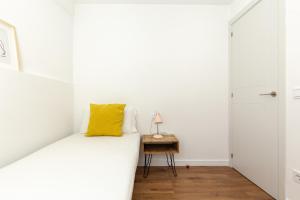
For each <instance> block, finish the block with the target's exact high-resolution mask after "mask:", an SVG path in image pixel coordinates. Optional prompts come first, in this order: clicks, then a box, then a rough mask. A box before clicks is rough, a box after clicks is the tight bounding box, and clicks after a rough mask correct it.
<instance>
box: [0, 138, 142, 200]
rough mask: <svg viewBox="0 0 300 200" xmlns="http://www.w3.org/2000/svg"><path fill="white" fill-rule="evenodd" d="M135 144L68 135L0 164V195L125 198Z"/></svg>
mask: <svg viewBox="0 0 300 200" xmlns="http://www.w3.org/2000/svg"><path fill="white" fill-rule="evenodd" d="M139 144H140V135H139V134H130V135H124V136H123V137H89V138H88V137H84V136H83V135H82V134H75V135H72V136H70V137H67V138H65V139H63V140H60V141H58V142H56V143H54V144H52V145H50V146H47V147H45V148H43V149H42V150H40V151H38V152H36V153H34V154H32V155H30V156H28V157H26V158H24V159H22V160H20V161H18V162H15V163H13V164H11V165H9V166H7V167H5V168H2V169H0V199H1V200H131V196H132V190H133V184H134V177H135V170H136V166H137V162H138V154H139Z"/></svg>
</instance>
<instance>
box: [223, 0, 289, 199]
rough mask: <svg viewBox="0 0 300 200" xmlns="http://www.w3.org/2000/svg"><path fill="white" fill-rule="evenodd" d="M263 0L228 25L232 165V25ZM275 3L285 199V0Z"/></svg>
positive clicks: (280, 175) (280, 172)
mask: <svg viewBox="0 0 300 200" xmlns="http://www.w3.org/2000/svg"><path fill="white" fill-rule="evenodd" d="M261 1H263V0H252V1H251V2H250V3H249V4H248V5H246V6H245V7H244V8H243V9H242V10H241V11H240V12H238V13H237V14H236V15H235V16H234V17H233V18H232V19H231V20H230V22H229V25H228V41H229V42H228V43H229V44H228V48H229V94H228V98H229V152H230V154H229V165H230V166H231V167H233V163H232V157H231V155H232V152H233V148H232V146H233V134H232V111H231V110H232V108H231V105H232V97H231V94H232V81H231V80H232V78H231V74H232V57H231V55H232V48H231V38H232V36H231V33H232V26H233V25H234V23H235V22H237V21H238V20H239V19H240V18H242V17H243V16H244V15H245V14H247V13H248V12H249V11H250V10H251V9H253V8H254V7H255V6H256V5H257V4H259V3H260V2H261ZM274 1H276V3H277V13H276V15H277V42H278V59H277V60H278V63H277V65H278V83H277V84H278V117H277V123H278V187H277V188H278V194H279V195H278V196H279V200H285V196H286V195H285V194H286V190H285V171H286V162H285V160H286V155H285V153H286V143H285V141H286V92H287V91H286V82H287V80H286V62H285V61H286V58H285V54H286V48H285V47H286V37H285V36H286V28H285V0H274Z"/></svg>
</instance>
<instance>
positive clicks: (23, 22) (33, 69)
mask: <svg viewBox="0 0 300 200" xmlns="http://www.w3.org/2000/svg"><path fill="white" fill-rule="evenodd" d="M0 5H1V6H0V18H1V19H3V20H6V21H7V22H9V23H11V24H13V25H14V26H15V27H16V29H17V35H18V40H19V43H20V53H21V57H22V60H21V62H22V69H23V71H24V72H27V73H32V74H37V75H41V76H46V77H50V78H54V79H58V80H62V81H66V82H72V79H73V73H72V71H73V70H72V67H73V66H72V35H73V34H72V31H73V28H72V26H73V18H72V16H71V15H69V14H68V13H67V12H65V10H64V9H63V8H61V7H59V6H58V5H57V4H56V3H55V2H54V1H52V0H26V1H19V0H9V1H7V0H0Z"/></svg>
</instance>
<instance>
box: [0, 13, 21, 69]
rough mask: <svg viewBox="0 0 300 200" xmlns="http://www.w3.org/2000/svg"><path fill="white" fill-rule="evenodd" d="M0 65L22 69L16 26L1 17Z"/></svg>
mask: <svg viewBox="0 0 300 200" xmlns="http://www.w3.org/2000/svg"><path fill="white" fill-rule="evenodd" d="M0 67H4V68H7V69H13V70H17V71H19V70H20V60H19V47H18V41H17V35H16V28H15V27H14V26H13V25H11V24H9V23H7V22H5V21H3V20H1V19H0Z"/></svg>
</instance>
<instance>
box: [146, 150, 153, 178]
mask: <svg viewBox="0 0 300 200" xmlns="http://www.w3.org/2000/svg"><path fill="white" fill-rule="evenodd" d="M151 161H152V154H145V163H144V178H147V177H148V174H149V170H150V166H151Z"/></svg>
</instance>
